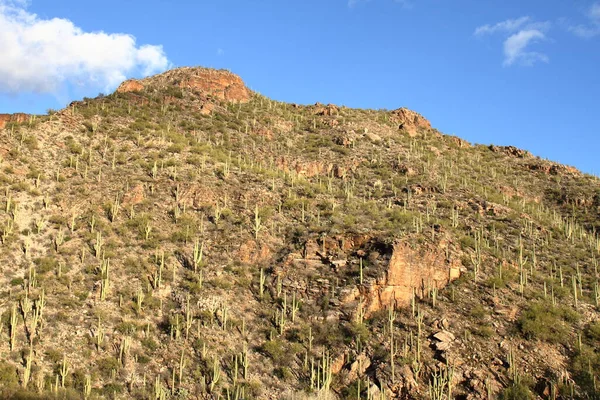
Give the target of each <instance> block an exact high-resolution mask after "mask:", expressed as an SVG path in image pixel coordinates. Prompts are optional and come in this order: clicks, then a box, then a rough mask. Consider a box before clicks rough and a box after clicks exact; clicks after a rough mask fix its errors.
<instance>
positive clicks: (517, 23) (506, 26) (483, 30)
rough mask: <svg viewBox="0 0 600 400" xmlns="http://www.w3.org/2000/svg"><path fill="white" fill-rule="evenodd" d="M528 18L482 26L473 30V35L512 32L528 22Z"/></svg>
mask: <svg viewBox="0 0 600 400" xmlns="http://www.w3.org/2000/svg"><path fill="white" fill-rule="evenodd" d="M530 19H531V18H529V17H521V18H517V19H507V20H506V21H502V22H498V23H497V24H495V25H489V24H488V25H483V26H480V27H478V28H477V29H475V35H476V36H479V35H484V34H493V33H496V32H514V31H516V30H517V29H519V28H520V27H522V26H523V25H524V24H526V23H527V22H529V21H530Z"/></svg>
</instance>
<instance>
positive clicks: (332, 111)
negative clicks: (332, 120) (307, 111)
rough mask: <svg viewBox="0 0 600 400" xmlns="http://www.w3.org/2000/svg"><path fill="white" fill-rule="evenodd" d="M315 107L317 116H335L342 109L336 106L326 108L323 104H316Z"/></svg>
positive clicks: (328, 105) (330, 105)
mask: <svg viewBox="0 0 600 400" xmlns="http://www.w3.org/2000/svg"><path fill="white" fill-rule="evenodd" d="M313 107H314V114H315V115H322V116H333V115H337V114H339V113H340V109H339V108H338V107H337V106H336V105H334V104H327V105H326V106H324V105H322V104H321V103H316V104H315V105H314V106H313Z"/></svg>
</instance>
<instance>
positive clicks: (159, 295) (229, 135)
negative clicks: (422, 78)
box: [0, 68, 600, 400]
mask: <svg viewBox="0 0 600 400" xmlns="http://www.w3.org/2000/svg"><path fill="white" fill-rule="evenodd" d="M398 102H399V103H401V102H402V99H401V98H399V99H398ZM440 128H442V127H440ZM0 187H1V190H0V269H1V274H0V283H1V286H0V287H1V289H0V313H1V317H2V320H1V325H0V396H1V397H2V398H14V399H46V398H47V399H56V398H58V399H82V398H83V399H105V398H106V399H132V398H133V399H152V400H155V399H156V400H161V399H219V398H220V399H317V398H319V399H359V398H360V399H372V400H379V399H433V400H442V399H496V398H499V399H537V398H541V399H571V398H576V399H596V398H599V396H600V387H598V385H599V384H600V382H598V378H599V377H600V354H599V351H600V321H599V320H598V318H599V316H600V312H599V306H600V288H599V285H598V279H599V276H600V275H599V272H598V258H599V257H600V237H599V236H598V234H597V230H598V227H599V226H600V219H599V211H600V182H599V181H598V179H597V178H595V177H593V176H590V175H586V174H583V173H581V172H579V171H577V170H576V169H574V168H571V167H567V166H563V165H560V164H557V163H553V162H550V161H547V160H543V159H540V158H538V157H535V156H533V155H531V154H530V153H528V152H527V151H523V150H520V149H517V148H514V147H500V146H494V145H489V146H487V145H473V144H470V143H468V142H466V141H464V140H462V139H460V138H458V137H454V136H448V135H444V134H443V133H442V132H440V131H438V130H437V129H435V128H433V127H432V126H431V124H430V122H429V121H428V120H427V119H426V118H425V117H424V116H422V115H420V114H419V113H417V112H415V111H412V110H409V109H407V108H398V109H396V110H393V111H389V110H362V109H350V108H347V107H343V106H339V105H331V104H329V105H323V104H315V105H298V104H287V103H282V102H278V101H274V100H271V99H268V98H266V97H264V96H262V95H260V94H258V93H255V92H252V91H251V90H249V89H248V88H247V87H246V85H245V84H244V82H243V81H242V79H241V78H240V77H238V76H236V75H234V74H232V73H230V72H228V71H222V70H220V71H217V70H211V69H205V68H180V69H175V70H171V71H168V72H165V73H163V74H160V75H156V76H152V77H149V78H146V79H142V80H128V81H125V82H124V83H123V84H122V85H121V86H120V87H119V88H118V89H117V91H116V92H115V93H113V94H110V95H107V96H99V97H97V98H94V99H84V100H83V101H76V102H73V103H72V104H70V105H69V106H68V107H67V108H65V109H63V110H59V111H50V112H49V113H48V115H44V116H28V115H24V114H17V115H6V114H2V115H0Z"/></svg>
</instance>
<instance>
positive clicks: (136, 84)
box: [117, 79, 144, 93]
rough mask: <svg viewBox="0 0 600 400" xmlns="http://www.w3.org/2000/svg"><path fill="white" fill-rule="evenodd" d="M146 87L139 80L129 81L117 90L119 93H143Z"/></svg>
mask: <svg viewBox="0 0 600 400" xmlns="http://www.w3.org/2000/svg"><path fill="white" fill-rule="evenodd" d="M142 90H144V85H143V84H142V83H141V82H140V81H138V80H137V79H128V80H126V81H125V82H123V83H121V84H120V85H119V87H118V88H117V93H129V92H141V91H142Z"/></svg>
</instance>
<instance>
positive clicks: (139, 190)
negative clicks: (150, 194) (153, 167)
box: [122, 185, 145, 206]
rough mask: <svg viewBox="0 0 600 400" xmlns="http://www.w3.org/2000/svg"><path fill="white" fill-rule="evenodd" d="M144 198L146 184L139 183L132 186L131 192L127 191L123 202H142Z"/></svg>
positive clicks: (126, 203) (126, 204) (131, 203)
mask: <svg viewBox="0 0 600 400" xmlns="http://www.w3.org/2000/svg"><path fill="white" fill-rule="evenodd" d="M144 198H145V195H144V186H142V185H137V186H135V187H134V188H132V189H131V190H130V191H129V192H127V193H126V194H125V196H123V203H122V204H123V205H124V206H131V205H136V204H140V203H141V202H142V201H144Z"/></svg>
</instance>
